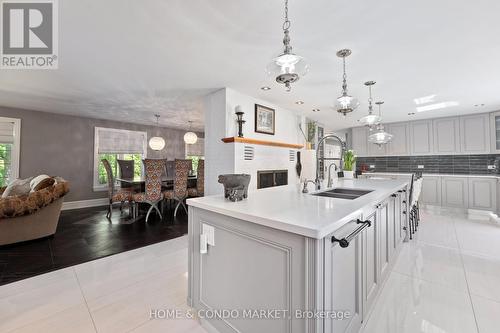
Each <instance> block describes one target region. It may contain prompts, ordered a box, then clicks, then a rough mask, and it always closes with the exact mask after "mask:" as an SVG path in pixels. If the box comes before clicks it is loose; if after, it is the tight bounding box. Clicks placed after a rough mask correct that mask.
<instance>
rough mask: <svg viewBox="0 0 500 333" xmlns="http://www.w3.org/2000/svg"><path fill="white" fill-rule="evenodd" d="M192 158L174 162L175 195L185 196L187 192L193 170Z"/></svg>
mask: <svg viewBox="0 0 500 333" xmlns="http://www.w3.org/2000/svg"><path fill="white" fill-rule="evenodd" d="M191 163H192V162H191V160H177V159H176V160H175V164H174V195H175V196H176V197H178V198H183V197H185V196H186V195H187V194H186V193H187V180H188V174H189V170H191V165H192V164H191Z"/></svg>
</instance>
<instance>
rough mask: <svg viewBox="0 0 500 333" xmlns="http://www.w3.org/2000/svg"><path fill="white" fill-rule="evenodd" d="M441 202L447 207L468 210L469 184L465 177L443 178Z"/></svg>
mask: <svg viewBox="0 0 500 333" xmlns="http://www.w3.org/2000/svg"><path fill="white" fill-rule="evenodd" d="M441 201H442V205H443V206H445V207H457V208H467V207H468V205H469V183H468V179H467V178H465V177H441Z"/></svg>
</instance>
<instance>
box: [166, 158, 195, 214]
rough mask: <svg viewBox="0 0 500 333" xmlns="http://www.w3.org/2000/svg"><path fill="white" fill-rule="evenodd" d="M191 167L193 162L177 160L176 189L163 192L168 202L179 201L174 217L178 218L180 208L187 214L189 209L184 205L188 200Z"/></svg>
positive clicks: (175, 168) (175, 164) (175, 170)
mask: <svg viewBox="0 0 500 333" xmlns="http://www.w3.org/2000/svg"><path fill="white" fill-rule="evenodd" d="M190 167H191V160H178V159H176V160H175V163H174V188H173V189H171V190H167V191H164V192H163V196H164V198H165V199H166V200H174V201H177V205H176V206H175V210H174V217H175V216H177V210H178V209H179V206H182V208H184V211H185V212H186V214H187V207H186V205H185V204H184V200H185V199H186V198H187V194H188V193H187V181H188V174H189V170H190Z"/></svg>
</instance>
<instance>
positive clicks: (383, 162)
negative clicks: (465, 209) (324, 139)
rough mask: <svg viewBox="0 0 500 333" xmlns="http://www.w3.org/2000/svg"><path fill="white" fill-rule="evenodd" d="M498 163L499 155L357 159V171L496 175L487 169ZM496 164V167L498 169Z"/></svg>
mask: <svg viewBox="0 0 500 333" xmlns="http://www.w3.org/2000/svg"><path fill="white" fill-rule="evenodd" d="M496 159H498V160H499V161H500V155H432V156H381V157H358V159H357V162H356V168H357V170H361V169H362V168H365V169H366V170H368V171H374V172H423V173H447V174H462V175H463V174H479V175H482V174H492V173H494V174H496V173H499V171H500V170H498V168H497V169H489V168H488V166H489V165H495V160H496ZM498 165H499V164H498V162H497V167H498Z"/></svg>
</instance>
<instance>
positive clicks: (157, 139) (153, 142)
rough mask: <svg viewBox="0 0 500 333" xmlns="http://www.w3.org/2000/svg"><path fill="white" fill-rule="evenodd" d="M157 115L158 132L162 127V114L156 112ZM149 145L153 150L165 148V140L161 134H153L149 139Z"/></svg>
mask: <svg viewBox="0 0 500 333" xmlns="http://www.w3.org/2000/svg"><path fill="white" fill-rule="evenodd" d="M155 117H156V128H157V130H156V133H158V131H159V128H160V124H159V121H160V115H159V114H155ZM149 147H150V148H151V149H153V150H157V151H158V150H162V149H163V148H165V140H164V139H163V138H162V137H161V136H153V137H152V138H151V139H149Z"/></svg>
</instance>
